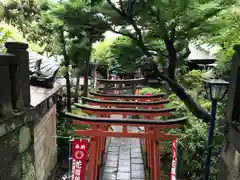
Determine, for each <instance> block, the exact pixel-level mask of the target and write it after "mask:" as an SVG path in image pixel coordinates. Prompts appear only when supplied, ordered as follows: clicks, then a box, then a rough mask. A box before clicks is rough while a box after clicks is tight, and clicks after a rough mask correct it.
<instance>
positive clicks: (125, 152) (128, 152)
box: [119, 150, 130, 156]
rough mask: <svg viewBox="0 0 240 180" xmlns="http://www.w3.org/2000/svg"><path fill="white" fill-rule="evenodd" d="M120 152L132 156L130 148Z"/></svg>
mask: <svg viewBox="0 0 240 180" xmlns="http://www.w3.org/2000/svg"><path fill="white" fill-rule="evenodd" d="M119 154H125V155H129V156H130V150H128V151H127V150H125V151H121V150H120V151H119Z"/></svg>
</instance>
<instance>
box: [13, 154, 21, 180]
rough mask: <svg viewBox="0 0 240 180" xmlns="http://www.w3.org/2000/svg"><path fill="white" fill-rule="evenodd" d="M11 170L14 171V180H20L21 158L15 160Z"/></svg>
mask: <svg viewBox="0 0 240 180" xmlns="http://www.w3.org/2000/svg"><path fill="white" fill-rule="evenodd" d="M11 169H12V172H11V177H12V179H20V178H21V175H22V168H21V158H20V156H19V157H17V158H16V159H15V160H14V162H13V163H12V167H11Z"/></svg>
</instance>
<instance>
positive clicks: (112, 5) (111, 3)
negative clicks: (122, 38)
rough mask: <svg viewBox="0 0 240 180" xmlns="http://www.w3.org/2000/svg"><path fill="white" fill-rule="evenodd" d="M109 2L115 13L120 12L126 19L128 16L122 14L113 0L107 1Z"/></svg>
mask: <svg viewBox="0 0 240 180" xmlns="http://www.w3.org/2000/svg"><path fill="white" fill-rule="evenodd" d="M107 2H108V4H109V5H110V6H111V7H112V8H113V9H114V10H115V11H117V12H118V14H120V15H121V16H123V17H126V14H125V13H124V12H122V11H121V10H120V9H118V8H117V7H116V6H115V5H114V3H113V2H112V1H111V0H107Z"/></svg>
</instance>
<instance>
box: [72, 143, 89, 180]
mask: <svg viewBox="0 0 240 180" xmlns="http://www.w3.org/2000/svg"><path fill="white" fill-rule="evenodd" d="M87 153H88V140H86V139H83V140H80V139H75V140H73V141H72V166H71V180H84V176H85V170H86V161H87Z"/></svg>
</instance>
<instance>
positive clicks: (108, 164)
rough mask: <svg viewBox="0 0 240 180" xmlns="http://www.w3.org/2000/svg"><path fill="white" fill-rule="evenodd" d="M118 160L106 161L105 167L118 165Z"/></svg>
mask: <svg viewBox="0 0 240 180" xmlns="http://www.w3.org/2000/svg"><path fill="white" fill-rule="evenodd" d="M117 165H118V162H117V161H106V163H105V167H117Z"/></svg>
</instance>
